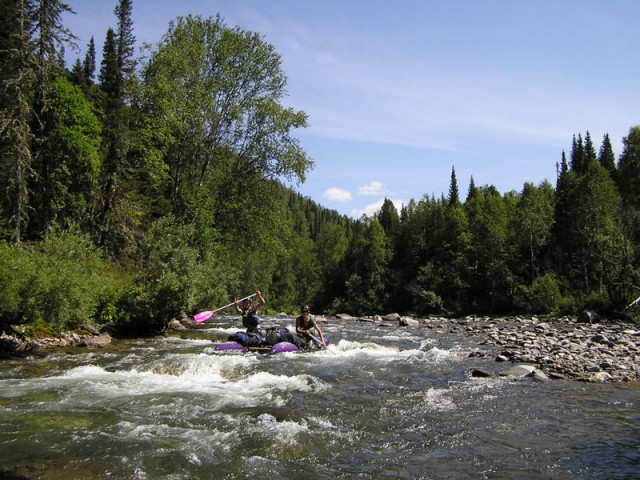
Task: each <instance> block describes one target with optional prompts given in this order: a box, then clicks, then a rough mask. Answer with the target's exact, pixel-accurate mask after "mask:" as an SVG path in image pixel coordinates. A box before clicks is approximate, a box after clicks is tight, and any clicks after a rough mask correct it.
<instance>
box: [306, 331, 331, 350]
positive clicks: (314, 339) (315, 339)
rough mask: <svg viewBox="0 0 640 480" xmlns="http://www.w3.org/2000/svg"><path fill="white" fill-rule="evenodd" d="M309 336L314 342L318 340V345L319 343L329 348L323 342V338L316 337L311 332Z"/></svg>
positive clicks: (321, 346)
mask: <svg viewBox="0 0 640 480" xmlns="http://www.w3.org/2000/svg"><path fill="white" fill-rule="evenodd" d="M309 336H310V337H311V339H312V340H313V341H314V342H316V345H318V346H319V347H320V348H327V346H326V345H325V344H324V343H322V340H320V339H319V338H318V337H314V336H313V335H311V334H309Z"/></svg>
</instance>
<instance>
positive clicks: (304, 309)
mask: <svg viewBox="0 0 640 480" xmlns="http://www.w3.org/2000/svg"><path fill="white" fill-rule="evenodd" d="M301 310H302V311H303V312H308V311H309V305H302V308H301Z"/></svg>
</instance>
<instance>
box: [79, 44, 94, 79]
mask: <svg viewBox="0 0 640 480" xmlns="http://www.w3.org/2000/svg"><path fill="white" fill-rule="evenodd" d="M82 70H83V72H84V78H85V79H86V81H87V84H89V85H91V84H93V79H94V77H95V74H96V45H95V42H94V41H93V36H92V37H91V40H89V44H88V45H87V54H86V55H85V57H84V62H82Z"/></svg>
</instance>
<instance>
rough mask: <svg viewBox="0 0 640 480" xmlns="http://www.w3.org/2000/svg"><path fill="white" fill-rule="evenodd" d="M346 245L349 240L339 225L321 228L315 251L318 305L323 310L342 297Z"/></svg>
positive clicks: (333, 223)
mask: <svg viewBox="0 0 640 480" xmlns="http://www.w3.org/2000/svg"><path fill="white" fill-rule="evenodd" d="M348 245H349V239H348V237H347V234H346V231H345V228H344V227H343V226H342V225H341V224H340V223H338V222H329V223H326V224H324V225H323V226H322V227H321V229H320V233H319V234H318V238H317V239H316V242H315V249H316V256H317V258H318V262H319V264H320V269H321V273H322V277H321V278H322V289H321V290H320V291H319V295H318V303H319V306H320V307H321V308H323V309H326V308H327V307H329V305H331V304H332V303H333V300H335V299H336V298H339V297H341V296H343V295H344V281H345V279H344V271H343V262H344V258H345V255H346V253H347V247H348ZM314 303H315V302H314Z"/></svg>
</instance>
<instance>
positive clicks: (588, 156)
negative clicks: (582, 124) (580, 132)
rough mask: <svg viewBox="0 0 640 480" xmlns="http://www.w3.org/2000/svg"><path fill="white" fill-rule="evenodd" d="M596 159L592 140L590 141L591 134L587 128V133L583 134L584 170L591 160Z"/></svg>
mask: <svg viewBox="0 0 640 480" xmlns="http://www.w3.org/2000/svg"><path fill="white" fill-rule="evenodd" d="M597 160H598V157H597V155H596V150H595V148H594V146H593V142H592V141H591V134H590V133H589V131H588V130H587V133H586V134H585V136H584V161H585V165H584V167H585V170H586V169H587V168H589V165H591V163H592V162H595V161H597Z"/></svg>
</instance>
